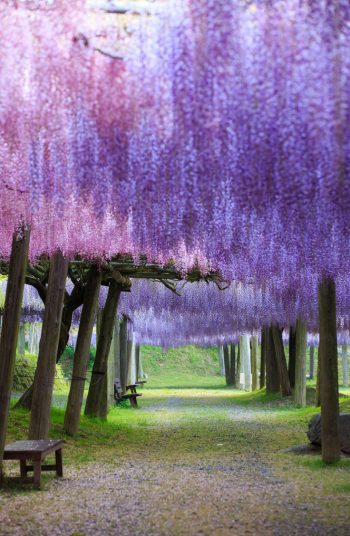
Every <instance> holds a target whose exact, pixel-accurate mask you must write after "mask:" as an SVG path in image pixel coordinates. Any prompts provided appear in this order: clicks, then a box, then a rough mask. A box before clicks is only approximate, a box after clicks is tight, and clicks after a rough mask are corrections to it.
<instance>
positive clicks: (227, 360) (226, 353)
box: [224, 344, 230, 385]
mask: <svg viewBox="0 0 350 536" xmlns="http://www.w3.org/2000/svg"><path fill="white" fill-rule="evenodd" d="M224 364H225V379H226V385H230V350H229V347H228V345H227V344H224Z"/></svg>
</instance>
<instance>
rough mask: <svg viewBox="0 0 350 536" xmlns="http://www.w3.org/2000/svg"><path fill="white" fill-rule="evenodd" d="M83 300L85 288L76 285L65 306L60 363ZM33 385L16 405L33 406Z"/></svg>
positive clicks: (60, 337)
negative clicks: (74, 317) (74, 316)
mask: <svg viewBox="0 0 350 536" xmlns="http://www.w3.org/2000/svg"><path fill="white" fill-rule="evenodd" d="M83 300H84V288H83V287H78V286H75V287H74V289H73V290H72V293H71V295H70V296H69V298H68V299H67V303H66V304H65V305H64V307H63V312H62V320H61V326H60V336H59V340H58V348H57V357H56V363H58V361H59V360H60V358H61V355H62V354H63V352H64V350H65V348H66V346H67V343H68V339H69V330H70V327H71V324H72V317H73V313H74V311H75V309H77V308H78V307H80V306H81V304H82V303H83ZM34 381H35V380H34ZM33 387H34V384H33V385H31V386H30V387H28V389H27V390H26V391H25V392H24V393H23V395H22V396H21V398H20V399H19V400H18V402H17V404H16V406H15V407H16V408H24V409H27V410H30V408H31V406H32V398H33Z"/></svg>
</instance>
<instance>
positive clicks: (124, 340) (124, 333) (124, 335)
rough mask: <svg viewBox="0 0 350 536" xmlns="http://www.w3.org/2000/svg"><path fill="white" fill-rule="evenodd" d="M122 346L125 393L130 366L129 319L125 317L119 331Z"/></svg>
mask: <svg viewBox="0 0 350 536" xmlns="http://www.w3.org/2000/svg"><path fill="white" fill-rule="evenodd" d="M119 344H120V384H121V388H122V391H123V393H125V391H126V376H127V365H128V319H127V317H126V316H123V320H122V322H121V324H120V331H119Z"/></svg>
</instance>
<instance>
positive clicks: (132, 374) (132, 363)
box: [127, 333, 137, 385]
mask: <svg viewBox="0 0 350 536" xmlns="http://www.w3.org/2000/svg"><path fill="white" fill-rule="evenodd" d="M135 346H136V345H135V335H134V333H131V334H130V339H129V340H128V372H127V385H135V384H136V381H137V378H136V353H135V351H136V348H135Z"/></svg>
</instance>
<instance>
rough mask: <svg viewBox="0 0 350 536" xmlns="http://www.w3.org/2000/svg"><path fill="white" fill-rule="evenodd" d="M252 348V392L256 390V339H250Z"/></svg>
mask: <svg viewBox="0 0 350 536" xmlns="http://www.w3.org/2000/svg"><path fill="white" fill-rule="evenodd" d="M250 342H251V347H252V390H253V391H255V390H256V389H257V388H258V339H257V337H252V338H251V339H250Z"/></svg>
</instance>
